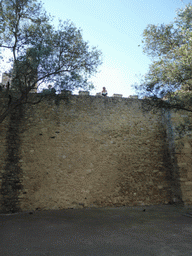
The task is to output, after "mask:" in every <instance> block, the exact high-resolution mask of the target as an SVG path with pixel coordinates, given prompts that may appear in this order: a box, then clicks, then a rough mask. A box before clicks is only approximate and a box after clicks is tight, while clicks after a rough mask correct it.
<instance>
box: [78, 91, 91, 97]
mask: <svg viewBox="0 0 192 256" xmlns="http://www.w3.org/2000/svg"><path fill="white" fill-rule="evenodd" d="M79 95H81V96H89V92H88V91H79Z"/></svg>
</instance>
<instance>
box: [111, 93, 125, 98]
mask: <svg viewBox="0 0 192 256" xmlns="http://www.w3.org/2000/svg"><path fill="white" fill-rule="evenodd" d="M122 96H123V95H122V94H115V93H114V94H113V97H116V98H122Z"/></svg>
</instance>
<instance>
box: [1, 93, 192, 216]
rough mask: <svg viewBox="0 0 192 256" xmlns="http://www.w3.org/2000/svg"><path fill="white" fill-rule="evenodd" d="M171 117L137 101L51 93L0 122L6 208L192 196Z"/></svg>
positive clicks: (132, 202)
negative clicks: (175, 150)
mask: <svg viewBox="0 0 192 256" xmlns="http://www.w3.org/2000/svg"><path fill="white" fill-rule="evenodd" d="M31 97H39V96H38V95H31ZM14 117H15V118H14ZM167 120H168V122H169V121H170V119H169V118H168V119H166V118H165V115H164V113H163V112H162V111H161V110H159V109H154V108H151V107H150V106H149V104H148V103H147V100H138V99H125V98H112V97H111V98H110V97H107V98H104V97H94V96H76V95H72V96H70V95H69V96H65V95H46V97H45V98H44V99H43V100H42V102H41V103H39V104H37V105H26V106H23V107H22V109H18V110H17V111H16V113H14V115H12V117H10V118H9V119H6V120H5V122H4V123H3V124H0V129H1V131H2V133H1V135H0V140H1V141H0V168H1V184H2V186H1V191H2V195H1V205H2V206H1V211H2V212H6V211H18V210H21V211H26V210H35V209H37V208H38V209H62V208H79V207H92V206H95V207H103V206H123V205H129V206H133V205H150V204H152V205H154V204H168V203H170V202H172V200H173V198H177V200H180V199H181V200H182V197H183V194H182V193H184V194H185V196H184V198H185V201H186V202H191V201H189V197H190V195H191V194H189V193H188V192H185V191H184V189H183V188H184V186H185V185H186V182H190V180H185V181H184V182H185V183H184V184H185V185H182V186H183V187H182V186H181V182H182V177H183V176H181V175H180V173H179V171H178V172H177V175H175V176H174V175H173V169H174V168H173V167H174V162H173V160H172V158H173V154H172V149H171V146H170V142H169V140H168V139H167V134H168V129H167V127H166V125H167ZM15 127H17V128H15ZM187 143H189V142H187ZM187 145H188V144H187ZM184 148H186V146H184V147H183V150H184ZM15 150H16V153H14V152H15ZM187 157H188V156H187ZM177 161H179V163H180V162H182V161H184V159H180V158H178V159H177ZM189 164H190V163H189ZM180 167H181V165H179V168H180ZM189 169H190V168H189ZM181 170H183V169H181ZM12 173H14V175H15V176H14V177H12ZM190 175H191V174H190V173H189V179H191V178H190V177H191V176H190ZM187 179H188V178H187ZM175 184H177V188H178V189H176V187H175ZM187 184H189V183H187ZM13 190H14V193H13ZM175 190H177V191H175ZM187 193H188V194H187ZM187 200H188V201H187Z"/></svg>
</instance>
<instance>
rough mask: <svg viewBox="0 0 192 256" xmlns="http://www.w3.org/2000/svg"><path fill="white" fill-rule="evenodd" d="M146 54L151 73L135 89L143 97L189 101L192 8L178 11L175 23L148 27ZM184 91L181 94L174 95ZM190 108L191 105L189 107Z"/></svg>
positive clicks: (187, 7) (191, 72)
mask: <svg viewBox="0 0 192 256" xmlns="http://www.w3.org/2000/svg"><path fill="white" fill-rule="evenodd" d="M142 43H143V51H144V53H145V54H147V55H148V56H149V57H151V58H152V64H151V65H150V67H149V71H148V73H147V74H146V75H145V76H144V77H143V78H142V79H141V81H140V83H139V84H136V85H133V87H134V88H135V89H136V91H137V92H138V93H139V94H140V95H142V96H153V97H160V98H163V97H165V96H166V97H167V98H169V99H170V100H173V98H174V100H175V101H176V100H179V101H182V100H183V99H184V98H185V100H188V102H187V104H188V105H190V104H191V94H190V92H191V91H192V5H191V4H188V5H187V6H186V7H185V8H184V9H179V10H178V11H177V17H176V18H175V21H174V22H172V23H170V24H168V25H165V24H161V25H148V26H147V28H146V29H145V30H144V32H143V41H142ZM178 90H182V93H178V92H177V93H175V92H176V91H178ZM190 106H191V105H190Z"/></svg>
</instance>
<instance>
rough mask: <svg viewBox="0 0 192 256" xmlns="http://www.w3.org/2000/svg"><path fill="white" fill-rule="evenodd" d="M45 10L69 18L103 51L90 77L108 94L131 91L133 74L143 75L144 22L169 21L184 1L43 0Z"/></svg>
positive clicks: (99, 89) (183, 4)
mask: <svg viewBox="0 0 192 256" xmlns="http://www.w3.org/2000/svg"><path fill="white" fill-rule="evenodd" d="M43 2H44V6H45V9H46V10H47V12H49V13H51V14H52V15H54V16H55V23H57V20H58V18H61V19H62V20H66V19H70V20H71V21H73V22H74V24H75V25H76V27H78V28H79V27H80V28H81V29H82V30H83V38H84V40H86V41H89V43H90V45H92V46H98V48H99V49H100V50H101V51H102V52H103V65H102V66H101V67H100V73H99V74H97V76H96V77H94V78H92V81H93V83H94V85H95V87H96V90H94V91H92V92H91V94H93V95H94V94H95V93H96V92H100V91H101V90H102V87H103V86H105V87H106V88H107V90H108V94H109V96H111V95H113V94H114V93H119V94H123V97H127V96H129V95H133V94H135V93H134V91H133V90H132V89H131V84H134V83H135V82H137V81H138V78H137V76H136V75H139V74H141V75H144V74H145V73H146V72H147V70H148V66H149V64H150V59H149V58H148V57H147V56H146V55H144V54H143V52H142V47H138V45H140V44H141V40H142V36H141V35H142V33H143V30H144V29H145V28H146V26H147V25H148V24H158V23H159V24H162V23H165V24H166V23H169V22H171V21H173V20H174V17H175V16H176V12H175V11H176V9H177V8H181V7H184V6H185V4H187V3H188V2H189V1H186V0H184V3H183V2H181V1H180V0H73V1H72V0H63V1H61V0H54V1H52V0H44V1H43Z"/></svg>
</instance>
